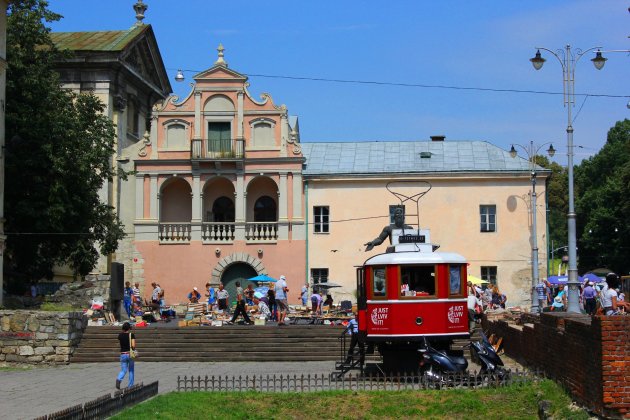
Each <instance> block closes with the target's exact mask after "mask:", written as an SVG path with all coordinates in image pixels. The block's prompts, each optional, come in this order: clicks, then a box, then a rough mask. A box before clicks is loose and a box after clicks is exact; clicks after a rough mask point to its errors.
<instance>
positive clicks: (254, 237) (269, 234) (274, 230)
mask: <svg viewBox="0 0 630 420" xmlns="http://www.w3.org/2000/svg"><path fill="white" fill-rule="evenodd" d="M245 239H246V240H248V241H275V240H277V239H278V222H252V223H246V224H245Z"/></svg>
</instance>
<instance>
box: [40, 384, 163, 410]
mask: <svg viewBox="0 0 630 420" xmlns="http://www.w3.org/2000/svg"><path fill="white" fill-rule="evenodd" d="M157 393H158V381H155V382H152V383H150V384H149V385H143V384H142V383H139V384H136V385H134V386H132V387H130V388H127V389H123V390H121V391H116V392H115V393H114V395H113V396H112V395H111V394H107V395H103V396H102V397H98V398H97V399H95V400H92V401H89V402H86V403H85V404H79V405H75V406H74V407H69V408H66V409H64V410H60V411H57V412H55V413H52V414H47V415H45V416H42V417H38V418H37V419H35V420H52V419H55V420H60V419H64V420H65V419H67V420H81V419H105V418H107V417H110V416H111V415H113V414H115V413H117V412H119V411H122V410H123V409H124V408H126V407H130V406H133V405H135V404H138V403H139V402H142V401H144V400H146V399H149V398H151V397H153V396H155V395H157Z"/></svg>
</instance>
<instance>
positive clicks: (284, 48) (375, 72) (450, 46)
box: [49, 0, 630, 165]
mask: <svg viewBox="0 0 630 420" xmlns="http://www.w3.org/2000/svg"><path fill="white" fill-rule="evenodd" d="M135 2H136V0H109V1H102V0H100V1H99V0H50V5H49V8H50V9H51V10H52V11H54V12H57V13H59V14H61V15H62V16H64V18H63V19H62V20H61V21H59V22H54V23H52V24H51V25H50V26H51V28H52V30H53V31H57V32H65V31H100V30H122V29H127V28H129V27H131V26H132V25H133V24H134V23H135V21H136V19H135V12H134V11H133V4H134V3H135ZM144 3H145V4H147V5H148V6H149V8H148V10H147V12H146V18H145V20H144V22H145V23H148V24H151V25H152V27H153V30H154V32H155V35H156V38H157V42H158V45H159V49H160V53H161V55H162V58H163V61H164V65H165V67H166V70H167V71H168V74H169V76H170V77H171V85H172V87H173V90H174V94H176V95H179V96H180V97H185V96H187V95H188V93H189V92H190V90H191V86H190V83H191V82H192V76H193V75H194V74H195V73H197V72H199V71H202V70H205V69H207V68H210V67H212V66H213V64H214V62H215V61H216V59H217V51H216V48H217V46H218V44H219V43H222V44H223V46H224V47H225V59H226V61H227V62H228V65H229V67H230V68H231V69H233V70H235V71H238V72H240V73H242V74H245V75H248V76H249V83H250V87H249V91H250V93H251V94H252V96H253V97H254V98H256V99H258V98H259V97H260V94H262V93H264V92H266V93H269V94H271V96H272V98H273V100H274V103H275V104H276V105H280V104H285V105H286V106H287V107H288V109H289V113H290V115H297V116H298V117H299V124H300V136H301V140H302V141H303V142H305V141H309V142H311V141H313V142H314V141H335V142H336V141H416V140H428V139H429V138H430V136H432V135H444V136H446V141H458V140H480V141H487V142H490V143H492V144H495V145H497V146H499V147H501V148H503V149H505V150H509V148H510V146H511V145H512V144H517V145H524V146H527V145H528V144H529V143H530V142H533V143H534V145H535V147H538V146H541V147H540V148H541V150H546V149H547V147H548V146H546V145H545V146H544V147H543V145H544V144H545V143H547V142H553V145H554V147H555V148H556V149H557V150H558V152H557V153H556V156H555V157H554V159H553V160H554V161H556V162H558V163H560V164H562V165H566V159H567V142H566V127H567V109H566V107H565V106H564V105H563V95H562V91H563V83H562V77H563V71H562V66H561V64H560V62H559V61H558V60H556V59H555V58H554V57H553V56H552V55H551V54H550V53H548V52H546V51H542V53H543V57H545V58H546V59H547V60H548V61H547V62H546V63H545V65H544V66H543V68H542V69H541V70H540V71H535V70H534V68H533V67H532V65H531V63H530V62H529V59H530V58H531V57H533V56H534V54H535V53H536V49H535V47H545V48H548V49H550V50H552V51H557V50H558V49H563V48H564V47H565V45H567V44H569V45H571V48H572V51H573V52H574V53H575V52H576V50H577V48H582V49H583V50H587V49H589V48H591V47H596V46H601V47H602V50H604V51H606V50H628V49H630V39H629V38H628V36H629V35H630V13H628V6H629V4H628V2H627V1H622V0H599V1H592V0H585V1H582V0H567V1H564V0H556V1H547V0H528V1H526V2H516V1H504V0H492V1H491V0H487V1H475V2H472V1H464V0H461V1H460V0H451V1H445V2H444V1H439V2H438V1H421V0H395V1H391V0H390V1H389V2H383V1H375V0H361V1H359V0H346V1H330V0H318V1H307V0H303V1H296V0H288V1H281V0H266V1H264V2H260V1H245V0H231V1H222V2H219V1H212V0H177V1H175V0H145V1H144ZM604 56H606V57H607V58H608V61H607V62H606V65H605V67H604V69H603V70H601V71H598V70H596V69H595V68H594V66H593V65H592V63H591V62H590V59H591V58H593V57H594V54H592V53H587V54H585V55H584V56H583V57H582V59H580V60H579V61H578V62H577V66H576V68H575V92H576V100H575V102H576V103H575V106H574V108H573V109H572V112H573V117H574V118H573V128H574V144H575V146H576V148H575V160H576V162H579V161H580V160H582V159H586V158H588V157H589V156H592V155H593V154H595V153H597V152H598V151H599V150H600V149H601V147H602V146H603V145H604V143H605V141H606V134H607V132H608V130H609V129H610V127H612V126H613V125H614V124H615V122H617V121H620V120H623V119H625V118H630V109H628V107H627V104H628V102H629V101H630V84H629V83H628V69H629V65H630V55H629V54H628V53H627V52H611V53H604ZM178 69H183V70H185V71H184V75H185V76H186V81H184V82H180V83H178V82H175V80H174V77H175V74H176V72H177V70H178ZM270 76H271V77H270ZM278 76H282V77H278ZM287 77H288V78H287ZM295 78H300V79H295ZM302 78H306V79H328V80H343V81H348V82H332V81H321V80H319V81H317V80H305V79H302ZM350 81H354V82H353V83H349V82H350ZM355 82H378V83H355ZM435 86H445V87H446V86H447V87H452V88H438V87H435ZM462 88H465V89H462ZM470 88H472V89H470ZM492 90H502V91H500V92H496V91H492ZM504 90H508V92H505V91H504ZM514 91H528V92H525V93H520V92H514ZM532 91H535V92H543V93H531V92H532ZM585 94H586V95H609V96H613V97H602V96H584V95H585ZM615 96H621V97H615ZM517 149H518V147H517ZM519 151H520V149H519ZM521 155H522V156H523V157H527V155H526V154H525V153H521Z"/></svg>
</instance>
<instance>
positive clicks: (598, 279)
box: [582, 273, 604, 283]
mask: <svg viewBox="0 0 630 420" xmlns="http://www.w3.org/2000/svg"><path fill="white" fill-rule="evenodd" d="M582 279H583V280H588V281H590V282H592V283H600V282H602V281H604V279H603V278H601V277H599V276H598V275H597V274H595V273H586V274H584V275H583V276H582Z"/></svg>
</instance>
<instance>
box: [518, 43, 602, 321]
mask: <svg viewBox="0 0 630 420" xmlns="http://www.w3.org/2000/svg"><path fill="white" fill-rule="evenodd" d="M536 49H537V51H536V55H535V56H534V58H531V59H530V60H529V61H531V63H532V65H533V66H534V68H535V69H536V70H540V69H541V68H542V66H543V64H544V63H545V61H546V60H545V59H544V58H542V56H541V54H540V50H544V51H547V52H549V53H551V54H552V55H553V56H554V57H556V58H557V59H558V61H559V62H560V65H561V66H562V75H563V88H564V89H563V97H564V105H565V106H566V108H567V166H568V175H569V212H568V213H567V225H568V226H567V227H568V236H569V238H568V245H567V246H568V248H569V281H568V283H567V284H568V286H569V299H568V301H569V302H568V308H567V312H574V313H580V306H579V293H578V285H579V283H578V280H577V253H576V238H575V237H576V232H575V231H576V229H575V205H574V198H573V121H572V118H571V108H572V107H573V106H575V91H574V88H575V66H576V64H577V62H578V61H579V60H580V58H582V57H583V56H584V55H585V54H586V53H588V52H589V51H593V50H597V52H596V54H595V58H592V59H591V61H592V62H593V65H594V66H595V68H596V69H597V70H601V69H602V68H603V67H604V64H606V60H607V59H606V58H604V57H603V56H602V52H601V47H593V48H589V49H587V50H585V51H583V50H581V49H580V48H577V49H576V50H575V54H574V53H573V52H572V51H571V46H570V45H567V46H566V47H565V48H564V49H559V50H557V51H556V52H553V51H552V50H550V49H548V48H544V47H536Z"/></svg>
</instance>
